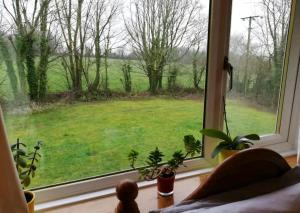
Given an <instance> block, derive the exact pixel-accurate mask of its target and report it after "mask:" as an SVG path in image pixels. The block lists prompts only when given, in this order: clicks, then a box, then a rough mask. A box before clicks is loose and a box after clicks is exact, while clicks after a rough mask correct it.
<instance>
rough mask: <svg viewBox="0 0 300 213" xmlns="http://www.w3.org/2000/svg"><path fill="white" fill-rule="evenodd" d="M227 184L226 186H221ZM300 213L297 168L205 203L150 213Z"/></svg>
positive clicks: (299, 186) (298, 173)
mask: <svg viewBox="0 0 300 213" xmlns="http://www.w3.org/2000/svg"><path fill="white" fill-rule="evenodd" d="M224 184H226V183H224ZM202 212H203V213H204V212H205V213H220V212H221V213H227V212H228V213H258V212H264V213H271V212H272V213H273V212H275V213H276V212H280V213H284V212H291V213H293V212H295V213H299V212H300V167H299V166H297V167H295V168H293V169H291V170H290V171H288V172H286V173H285V174H283V175H282V176H280V177H277V178H272V179H269V180H266V181H262V182H257V183H255V184H251V185H248V186H245V187H242V188H238V189H235V190H231V191H227V192H223V193H220V194H216V195H213V196H209V197H207V198H205V199H201V200H194V201H188V202H182V203H180V204H178V205H175V206H173V207H169V208H165V209H160V210H156V211H150V213H202Z"/></svg>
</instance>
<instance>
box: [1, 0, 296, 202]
mask: <svg viewBox="0 0 300 213" xmlns="http://www.w3.org/2000/svg"><path fill="white" fill-rule="evenodd" d="M18 2H19V3H20V4H19V5H17V4H18ZM30 2H31V1H25V0H24V1H16V2H12V3H6V1H5V2H4V3H5V4H4V5H3V4H2V5H0V9H1V17H3V18H2V19H0V20H1V30H2V29H3V30H2V31H1V36H0V39H1V40H0V45H1V47H0V48H1V49H0V50H1V54H0V56H1V57H0V59H1V67H0V72H1V74H0V77H1V78H2V81H0V82H2V84H1V85H0V92H2V94H3V95H2V96H1V97H2V100H1V101H2V108H3V110H4V112H5V124H6V128H7V132H8V137H9V140H10V141H11V142H14V141H15V140H16V139H17V138H20V139H21V140H22V141H24V142H25V143H27V144H28V146H29V147H32V146H33V144H34V143H35V142H36V140H42V141H43V142H44V143H43V148H42V149H43V150H42V154H43V157H42V159H41V161H40V165H39V166H40V168H39V171H38V172H37V177H36V178H35V180H34V182H33V184H32V185H31V187H38V188H39V189H38V191H37V193H38V199H39V201H38V202H43V201H49V200H54V199H57V198H63V197H67V196H71V195H75V194H82V193H87V192H92V191H95V190H98V189H103V188H108V187H112V186H115V185H116V183H117V182H118V181H119V180H121V179H124V177H126V178H133V179H137V177H138V175H137V173H136V172H133V171H128V169H130V168H129V163H128V162H127V154H128V153H129V151H130V150H131V149H132V148H134V149H136V150H137V151H139V152H140V153H141V155H142V156H141V159H144V158H145V156H146V154H147V153H148V152H149V151H150V150H153V149H154V148H155V147H156V146H158V147H159V148H161V150H162V151H163V152H164V153H165V154H166V155H167V156H168V155H170V154H171V153H172V152H173V151H174V150H176V149H183V144H182V138H183V136H184V135H186V134H194V135H195V136H197V137H198V136H199V137H200V134H199V132H198V130H199V129H201V128H202V126H203V124H204V126H205V127H206V128H222V127H223V115H224V113H223V110H224V106H223V104H224V102H223V98H224V96H225V95H227V100H226V102H227V108H226V109H227V115H228V120H229V126H230V128H231V129H232V134H243V133H248V132H257V133H259V134H262V135H265V134H268V136H266V137H263V139H262V143H261V145H262V146H267V147H269V148H273V149H276V150H278V151H290V150H291V149H292V148H293V147H292V142H293V141H292V137H291V136H292V135H293V134H294V133H295V132H294V130H295V128H293V125H294V124H293V123H296V121H294V120H292V118H293V116H292V115H293V114H294V113H295V112H296V111H295V109H296V108H297V106H298V105H297V102H296V101H295V100H294V98H297V97H295V95H294V94H295V82H296V80H297V71H298V63H299V49H300V47H299V46H300V45H299V37H297V36H298V35H299V26H300V24H299V23H297V21H299V20H300V19H299V13H300V12H299V2H298V5H296V1H292V2H290V4H287V5H286V6H287V8H285V9H286V11H291V12H288V13H283V12H282V11H281V12H278V13H277V12H276V15H279V16H280V17H281V18H282V19H283V20H285V22H288V23H289V24H287V25H285V26H288V27H283V28H282V29H283V30H284V31H285V32H286V35H285V37H284V38H283V39H282V40H281V41H282V44H281V45H282V47H283V48H280V51H281V53H280V57H279V59H280V60H279V61H278V64H276V65H278V67H279V68H278V67H277V68H278V69H277V68H276V76H273V74H272V72H274V64H272V63H273V62H272V56H273V53H274V52H272V51H268V49H267V48H266V47H270V46H272V45H270V44H272V43H265V44H264V45H262V43H260V42H261V40H260V39H261V38H262V37H259V36H258V35H260V34H259V32H260V33H262V31H259V30H267V28H264V26H265V25H264V23H265V19H264V18H262V19H261V18H259V17H257V18H249V17H250V16H254V15H258V16H263V15H260V14H263V13H264V12H265V10H264V9H263V8H264V7H263V4H261V3H262V2H269V1H266V0H261V1H251V3H249V1H247V2H246V1H241V2H240V1H239V2H238V1H233V8H232V5H231V3H232V1H231V0H224V1H218V0H211V2H213V4H210V3H209V1H208V0H207V1H204V0H197V1H196V0H195V1H194V0H182V1H176V2H175V1H158V0H149V1H143V0H134V1H133V2H135V3H136V4H130V2H131V1H129V0H128V1H125V2H124V3H123V4H118V3H117V2H111V1H85V3H82V4H80V2H79V4H78V3H76V2H74V1H67V0H64V1H58V0H55V1H51V3H50V5H48V4H47V2H48V1H45V5H43V4H42V7H40V5H37V7H32V6H33V4H32V3H30ZM270 2H276V1H270ZM280 2H282V1H280ZM69 3H70V4H69ZM12 4H14V7H15V8H16V9H17V8H21V9H22V10H23V11H24V9H25V14H26V13H27V15H28V16H29V17H31V18H29V19H27V20H26V21H23V20H24V18H26V17H24V13H23V12H22V13H20V14H18V13H16V14H15V11H18V9H17V10H13V7H12V6H13V5H12ZM168 4H175V5H168ZM177 4H178V5H177ZM249 5H250V6H255V8H256V10H255V11H254V12H255V13H256V14H254V15H253V14H249V15H247V16H245V21H242V20H241V19H240V18H244V16H243V17H237V15H236V12H235V11H238V9H237V8H239V9H240V8H245V7H247V9H249ZM257 5H258V6H257ZM103 7H105V8H103ZM169 7H170V8H173V9H171V11H172V13H167V14H172V16H171V17H177V20H178V19H179V20H181V22H180V23H181V24H180V25H176V24H175V25H174V23H175V22H174V21H172V19H171V21H170V20H169V18H170V17H167V18H166V17H165V15H166V13H165V10H162V8H169ZM178 7H179V8H180V9H178ZM296 7H298V9H297V10H296ZM35 8H36V12H34V10H35ZM41 8H42V10H41V13H37V11H38V10H40V9H41ZM174 8H175V9H174ZM177 9H178V10H177ZM231 9H232V10H233V13H232V14H231ZM280 9H281V10H283V9H284V8H282V7H281V8H280ZM244 10H245V9H244ZM47 11H48V12H47ZM141 11H142V12H141ZM247 11H248V10H247ZM251 11H252V12H253V10H252V9H251V10H250V9H249V12H251ZM182 12H184V14H185V15H184V14H182ZM10 13H11V14H10ZM37 14H41V18H40V19H37V18H36V15H37ZM45 14H48V16H45ZM282 14H284V15H282ZM145 15H146V17H145ZM231 15H232V17H231ZM245 15H246V14H245ZM4 17H8V18H4ZM14 17H17V19H14ZM45 17H47V19H45ZM154 17H155V18H154ZM157 17H159V18H157ZM296 17H298V19H297V18H296ZM254 19H255V20H254ZM20 20H22V21H20ZM141 20H142V22H140V21H141ZM249 20H251V21H252V22H251V27H249ZM168 21H169V22H168ZM162 23H169V24H167V26H169V25H173V27H174V28H172V29H173V30H172V29H171V30H170V29H169V28H166V29H165V28H164V27H165V26H164V25H165V24H162ZM35 24H36V25H35ZM152 24H154V26H153V25H152ZM247 24H248V27H247ZM230 25H232V29H231V37H230ZM45 26H46V27H45ZM150 26H153V28H151V27H150ZM208 26H209V27H208ZM247 28H249V30H248V29H247ZM252 28H253V29H252ZM162 29H163V30H162ZM174 29H176V30H178V31H176V30H175V31H174ZM161 30H162V31H161ZM249 31H251V32H250V33H249V34H250V36H249V39H248V36H247V35H248V34H247V32H249ZM176 32H177V33H179V32H180V33H179V34H177V33H176ZM254 32H255V33H254ZM174 33H175V34H174ZM245 33H246V36H245V35H244V34H245ZM163 35H165V38H164V37H161V36H163ZM166 35H168V36H166ZM208 35H209V36H208ZM255 36H256V37H255ZM267 36H268V33H267ZM163 38H164V39H165V40H164V41H163ZM170 38H172V39H171V40H172V42H173V43H171V44H170V43H169V42H170V40H169V39H170ZM268 38H269V37H268ZM245 39H246V40H245ZM245 41H246V44H247V43H249V45H248V46H247V45H246V46H245ZM248 41H249V42H248ZM268 41H269V40H268ZM167 44H169V45H168V46H166V45H167ZM291 46H293V48H292V49H291V48H290V47H291ZM162 47H163V48H162ZM207 47H208V48H207ZM162 49H163V50H164V51H161V50H162ZM166 50H167V51H166ZM282 50H284V51H283V52H282ZM275 52H277V51H275ZM49 53H50V54H49ZM228 53H230V54H229V55H228ZM225 56H229V60H230V62H231V63H232V64H233V66H234V68H235V69H234V73H235V75H234V78H233V90H232V91H231V92H227V86H228V85H227V80H228V79H227V73H226V72H225V71H224V57H225ZM246 61H247V63H246ZM44 62H46V63H44ZM246 64H247V69H245V67H246ZM267 65H269V66H267ZM279 65H280V66H279ZM250 68H251V69H250ZM45 70H46V72H44V71H45ZM245 70H246V71H247V75H245ZM265 71H269V72H268V73H267V74H266V76H265V79H264V78H262V77H260V76H261V75H264V74H265V73H264V72H265ZM277 71H278V72H277ZM270 72H271V74H270ZM45 76H46V77H45ZM244 76H246V78H245V79H246V80H245V81H244V82H245V84H244V87H242V86H243V81H242V79H243V77H244ZM272 77H274V79H275V80H274V79H273V80H274V82H273V83H272V84H267V83H266V81H268V80H270V79H271V80H272ZM275 77H276V78H275ZM254 80H258V81H257V82H256V81H255V82H254ZM259 80H264V82H263V83H262V82H259ZM298 81H299V79H298ZM287 82H288V83H287ZM259 83H262V84H260V86H259V85H258V84H259ZM245 85H246V86H245ZM268 86H270V87H268ZM241 88H242V89H241ZM270 90H271V91H273V92H272V97H271V95H270V96H268V97H267V98H264V97H263V96H264V95H266V94H268V93H269V91H270ZM244 92H245V95H244ZM204 94H205V95H204ZM253 95H254V96H253ZM255 98H257V99H255ZM253 100H255V101H256V102H257V103H256V102H254V103H255V104H259V105H258V107H256V106H255V107H253ZM40 102H41V103H42V104H37V103H40ZM265 102H266V103H265ZM250 103H251V104H250ZM278 103H279V104H278ZM262 106H264V107H262ZM270 106H271V107H270ZM275 112H276V113H275ZM253 113H254V114H253ZM257 114H259V115H260V116H256V115H257ZM249 120H251V121H253V122H252V123H251V122H249ZM260 125H261V126H260ZM275 126H276V128H275ZM294 135H295V134H294ZM214 145H215V141H210V139H207V138H206V139H205V143H203V147H204V149H203V153H202V155H201V156H199V157H200V158H199V157H198V158H197V159H192V160H189V161H188V162H186V164H187V165H188V168H187V169H189V170H194V169H200V168H207V167H211V166H213V165H214V164H215V162H214V161H213V160H212V159H211V158H210V153H211V151H212V149H213V148H214ZM139 165H140V166H142V165H143V161H139ZM66 182H69V184H66ZM70 182H71V183H70ZM54 185H55V186H54ZM45 186H52V187H49V188H47V187H46V188H44V187H45Z"/></svg>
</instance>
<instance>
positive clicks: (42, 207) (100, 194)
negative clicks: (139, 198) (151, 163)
mask: <svg viewBox="0 0 300 213" xmlns="http://www.w3.org/2000/svg"><path fill="white" fill-rule="evenodd" d="M212 169H213V168H209V169H199V170H194V171H190V172H184V173H180V174H178V175H176V180H181V179H185V178H190V177H194V176H198V175H204V174H207V173H209V172H211V171H212ZM155 184H156V181H155V180H153V181H141V182H138V187H139V188H140V189H142V188H145V187H150V186H153V185H155ZM115 194H116V190H115V187H113V188H109V189H104V190H100V191H97V192H91V193H86V194H82V195H76V196H72V197H68V198H63V199H58V200H54V201H49V202H44V203H39V204H37V205H35V210H36V211H37V212H43V211H46V210H49V209H53V208H58V207H61V206H66V205H72V204H76V203H80V202H85V201H89V200H93V199H99V198H104V197H108V196H112V195H115Z"/></svg>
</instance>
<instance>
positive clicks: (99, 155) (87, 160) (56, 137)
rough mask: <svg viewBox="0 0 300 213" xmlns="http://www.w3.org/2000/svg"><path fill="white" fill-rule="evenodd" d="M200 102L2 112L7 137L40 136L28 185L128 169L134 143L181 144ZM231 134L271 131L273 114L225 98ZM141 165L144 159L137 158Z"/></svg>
mask: <svg viewBox="0 0 300 213" xmlns="http://www.w3.org/2000/svg"><path fill="white" fill-rule="evenodd" d="M202 112H203V103H202V102H201V101H197V100H182V99H181V100H176V99H162V98H152V99H147V100H123V101H122V100H119V101H106V102H91V103H76V104H72V105H53V106H51V107H48V108H46V109H44V110H41V111H39V112H33V113H23V114H12V113H6V114H5V122H6V127H7V130H8V136H9V140H10V142H13V141H15V140H16V138H21V140H23V141H24V142H26V143H28V144H29V147H32V146H33V144H34V142H35V141H36V140H38V139H39V140H42V141H43V149H42V155H43V157H42V159H41V161H40V167H39V170H38V171H37V177H36V178H35V179H34V181H33V183H32V185H31V187H37V186H45V185H49V184H55V183H61V182H65V181H70V180H76V179H81V178H86V177H90V176H95V175H102V174H106V173H110V172H115V171H119V170H124V169H128V168H129V166H128V161H127V154H128V152H129V151H130V150H131V149H132V148H134V149H136V150H137V151H139V152H140V154H141V159H144V158H145V156H146V155H147V153H148V152H149V151H150V150H153V149H154V148H155V147H156V146H158V147H159V148H160V149H161V150H162V151H163V152H164V153H165V154H166V155H167V156H170V154H171V153H172V152H173V151H174V150H176V149H183V143H182V138H183V136H184V135H186V134H195V135H196V136H200V134H199V133H198V131H199V129H201V127H202V120H203V118H202ZM228 114H229V115H230V118H229V126H230V128H231V129H232V134H237V133H250V132H251V133H253V132H255V133H259V134H264V133H271V132H273V131H274V125H275V115H274V114H272V113H269V112H263V111H259V110H257V109H255V108H252V107H248V106H246V105H244V104H242V103H240V102H236V101H229V103H228ZM139 164H140V165H141V164H142V161H139Z"/></svg>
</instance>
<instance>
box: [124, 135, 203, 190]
mask: <svg viewBox="0 0 300 213" xmlns="http://www.w3.org/2000/svg"><path fill="white" fill-rule="evenodd" d="M183 141H184V146H185V153H184V152H182V151H181V150H180V151H175V152H174V153H173V155H172V157H171V159H169V160H168V161H167V162H166V163H163V157H164V154H163V153H162V152H161V151H160V150H159V149H158V147H156V148H155V149H154V150H153V151H151V152H150V153H149V155H148V157H147V160H146V161H145V163H146V165H147V166H146V167H143V168H136V167H135V163H136V160H137V159H138V156H139V153H138V152H137V151H135V150H131V152H130V153H129V155H128V160H129V162H130V166H131V167H132V168H133V169H137V170H138V171H139V173H140V177H141V179H144V180H155V179H157V189H158V193H159V194H160V195H162V196H168V195H171V194H173V188H174V180H175V175H176V170H177V169H178V168H179V167H180V166H182V165H184V164H183V163H184V160H185V159H187V158H188V157H194V156H195V155H196V154H199V153H200V152H201V142H200V140H196V139H195V138H194V136H192V135H186V136H184V139H183Z"/></svg>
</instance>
